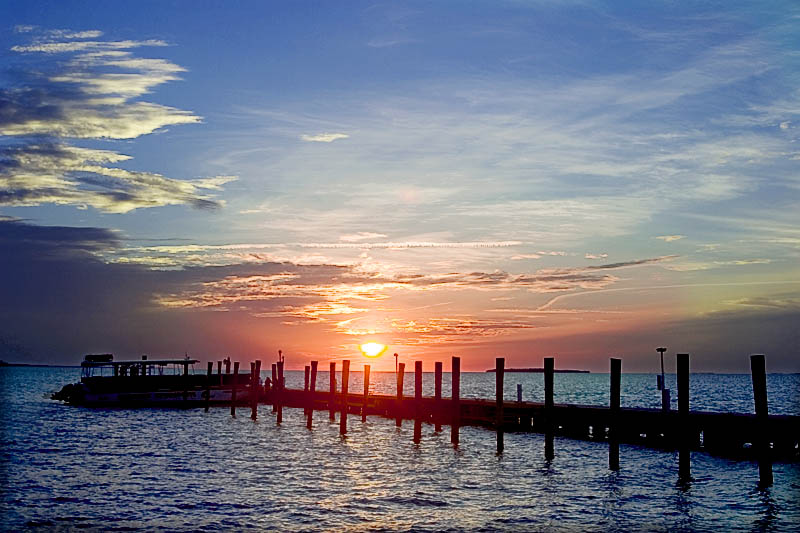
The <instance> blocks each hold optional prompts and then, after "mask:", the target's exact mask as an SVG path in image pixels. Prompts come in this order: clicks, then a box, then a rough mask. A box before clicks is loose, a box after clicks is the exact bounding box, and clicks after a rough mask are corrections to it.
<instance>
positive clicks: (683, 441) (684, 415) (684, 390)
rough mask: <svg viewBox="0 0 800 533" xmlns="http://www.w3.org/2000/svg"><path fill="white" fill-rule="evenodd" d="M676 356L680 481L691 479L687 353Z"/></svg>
mask: <svg viewBox="0 0 800 533" xmlns="http://www.w3.org/2000/svg"><path fill="white" fill-rule="evenodd" d="M677 357H678V368H677V370H678V417H679V420H680V428H681V429H680V430H679V431H680V435H678V440H679V444H678V478H679V480H680V481H682V482H686V481H691V455H690V454H691V452H690V451H689V439H690V429H689V427H688V425H689V354H688V353H679V354H678V355H677Z"/></svg>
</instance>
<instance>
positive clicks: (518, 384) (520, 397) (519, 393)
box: [517, 383, 522, 403]
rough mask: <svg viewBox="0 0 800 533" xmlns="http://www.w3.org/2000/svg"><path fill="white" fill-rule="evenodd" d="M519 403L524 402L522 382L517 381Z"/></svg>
mask: <svg viewBox="0 0 800 533" xmlns="http://www.w3.org/2000/svg"><path fill="white" fill-rule="evenodd" d="M517 403H522V383H517Z"/></svg>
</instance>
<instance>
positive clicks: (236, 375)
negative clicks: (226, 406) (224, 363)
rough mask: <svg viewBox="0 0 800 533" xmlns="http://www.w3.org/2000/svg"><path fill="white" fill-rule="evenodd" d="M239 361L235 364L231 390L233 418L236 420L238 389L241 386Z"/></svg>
mask: <svg viewBox="0 0 800 533" xmlns="http://www.w3.org/2000/svg"><path fill="white" fill-rule="evenodd" d="M237 381H239V361H236V362H235V363H233V388H232V389H231V416H232V417H234V418H236V387H237V386H238V385H239V384H238V383H237Z"/></svg>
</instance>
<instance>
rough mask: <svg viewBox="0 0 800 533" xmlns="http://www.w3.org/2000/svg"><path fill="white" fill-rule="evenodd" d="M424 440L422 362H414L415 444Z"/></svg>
mask: <svg viewBox="0 0 800 533" xmlns="http://www.w3.org/2000/svg"><path fill="white" fill-rule="evenodd" d="M421 440H422V361H414V444H419V443H420V441H421Z"/></svg>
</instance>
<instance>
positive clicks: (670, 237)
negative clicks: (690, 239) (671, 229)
mask: <svg viewBox="0 0 800 533" xmlns="http://www.w3.org/2000/svg"><path fill="white" fill-rule="evenodd" d="M685 237H686V235H659V236H658V237H656V239H660V240H662V241H664V242H672V241H679V240H681V239H683V238H685Z"/></svg>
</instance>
